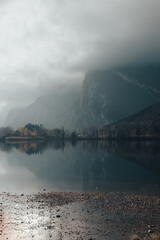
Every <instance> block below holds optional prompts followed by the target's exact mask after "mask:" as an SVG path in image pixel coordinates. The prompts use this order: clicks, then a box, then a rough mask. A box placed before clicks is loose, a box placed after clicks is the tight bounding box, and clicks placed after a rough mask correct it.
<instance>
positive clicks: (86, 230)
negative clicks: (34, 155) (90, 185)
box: [0, 192, 160, 240]
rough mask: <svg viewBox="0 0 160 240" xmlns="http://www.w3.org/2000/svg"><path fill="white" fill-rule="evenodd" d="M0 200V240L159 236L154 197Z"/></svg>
mask: <svg viewBox="0 0 160 240" xmlns="http://www.w3.org/2000/svg"><path fill="white" fill-rule="evenodd" d="M0 199H1V203H2V204H1V207H2V212H3V216H2V219H3V221H2V225H3V226H2V235H1V237H2V239H7V237H8V239H11V240H12V239H17V240H19V239H21V238H24V239H26V240H29V239H35V240H38V239H39V238H38V234H39V233H40V232H41V236H42V239H55V240H57V239H62V240H70V239H77V240H81V239H84V240H85V239H86V240H88V239H95V240H106V239H108V240H115V239H116V240H123V239H124V240H129V239H133V238H132V237H133V236H134V235H137V236H139V237H140V238H139V239H144V237H145V239H146V240H148V239H154V238H152V236H155V235H157V236H158V235H160V229H159V226H160V194H158V193H155V194H154V193H152V194H147V193H143V194H141V193H128V192H109V193H106V192H91V193H89V192H43V193H35V194H30V195H25V194H20V195H18V194H10V193H2V194H0ZM31 219H32V221H31ZM13 236H14V237H13ZM33 236H34V237H33ZM157 239H159V238H157Z"/></svg>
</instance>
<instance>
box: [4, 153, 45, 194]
mask: <svg viewBox="0 0 160 240" xmlns="http://www.w3.org/2000/svg"><path fill="white" fill-rule="evenodd" d="M39 188H40V180H38V179H37V178H36V176H35V175H34V173H32V172H31V171H30V170H28V169H27V168H26V167H23V166H21V165H19V166H18V165H16V166H14V165H10V164H9V162H8V160H7V155H5V154H4V153H2V152H0V191H11V192H19V193H20V192H23V190H24V189H25V191H27V192H28V191H29V192H30V191H37V190H38V189H39Z"/></svg>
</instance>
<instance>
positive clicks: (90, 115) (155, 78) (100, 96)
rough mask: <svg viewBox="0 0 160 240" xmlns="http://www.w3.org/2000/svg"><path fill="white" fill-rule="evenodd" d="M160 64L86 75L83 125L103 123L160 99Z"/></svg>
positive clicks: (130, 113)
mask: <svg viewBox="0 0 160 240" xmlns="http://www.w3.org/2000/svg"><path fill="white" fill-rule="evenodd" d="M159 79H160V67H159V65H155V66H145V67H134V68H133V67H127V68H119V69H112V70H106V71H95V72H92V73H89V74H87V75H86V77H85V79H84V82H83V90H82V96H81V102H80V121H79V122H81V125H82V126H88V125H96V126H103V125H105V124H108V123H110V122H115V121H118V120H120V119H122V118H125V117H127V116H129V115H132V114H134V113H136V112H138V111H140V110H142V109H144V108H145V107H148V106H150V105H152V104H154V103H156V102H157V101H159V100H160V81H159Z"/></svg>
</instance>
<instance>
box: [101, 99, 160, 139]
mask: <svg viewBox="0 0 160 240" xmlns="http://www.w3.org/2000/svg"><path fill="white" fill-rule="evenodd" d="M102 132H103V135H105V137H107V138H144V137H145V138H146V137H147V138H160V102H158V103H156V104H154V105H153V106H151V107H148V108H146V109H144V110H142V111H140V112H139V113H137V114H135V115H132V116H130V117H128V118H126V119H124V120H121V121H119V122H116V123H111V124H109V125H107V126H105V127H104V128H103V130H102Z"/></svg>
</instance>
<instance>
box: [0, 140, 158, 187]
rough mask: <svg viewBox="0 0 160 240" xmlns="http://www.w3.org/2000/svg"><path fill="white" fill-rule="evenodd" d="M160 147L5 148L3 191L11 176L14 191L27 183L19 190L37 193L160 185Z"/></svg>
mask: <svg viewBox="0 0 160 240" xmlns="http://www.w3.org/2000/svg"><path fill="white" fill-rule="evenodd" d="M159 144H160V143H159V142H158V141H151V142H149V141H128V142H119V141H80V142H63V141H53V142H29V143H27V142H24V143H17V142H12V143H6V144H4V143H1V144H0V150H1V155H2V152H5V153H6V154H5V159H6V160H4V157H3V161H2V157H1V162H0V164H1V169H2V168H3V169H4V172H5V174H1V172H0V178H2V175H3V181H4V186H5V182H7V184H8V185H7V186H10V184H9V183H10V179H11V176H10V173H11V172H12V179H11V181H12V183H13V185H14V186H15V187H17V186H18V184H20V183H22V182H23V184H22V185H20V186H19V188H20V189H21V188H23V189H25V188H28V187H29V188H30V189H32V190H33V191H35V190H40V189H42V188H43V187H45V188H48V189H49V190H71V191H73V190H74V191H79V190H87V191H88V190H95V189H97V188H98V189H101V190H107V189H110V188H111V187H113V186H116V188H119V187H120V186H122V185H123V186H124V188H125V187H126V185H128V186H129V188H130V187H131V185H132V186H133V185H134V186H136V187H137V184H146V183H148V184H159V182H160V148H159ZM5 161H7V165H6V163H5V164H4V162H5ZM2 162H3V164H2ZM22 172H23V174H22V175H21V173H22ZM4 176H6V178H5V177H4ZM24 176H25V177H24ZM24 178H25V180H24ZM0 180H1V179H0ZM32 181H33V184H32ZM24 183H25V184H24Z"/></svg>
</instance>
